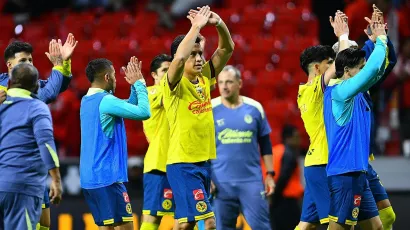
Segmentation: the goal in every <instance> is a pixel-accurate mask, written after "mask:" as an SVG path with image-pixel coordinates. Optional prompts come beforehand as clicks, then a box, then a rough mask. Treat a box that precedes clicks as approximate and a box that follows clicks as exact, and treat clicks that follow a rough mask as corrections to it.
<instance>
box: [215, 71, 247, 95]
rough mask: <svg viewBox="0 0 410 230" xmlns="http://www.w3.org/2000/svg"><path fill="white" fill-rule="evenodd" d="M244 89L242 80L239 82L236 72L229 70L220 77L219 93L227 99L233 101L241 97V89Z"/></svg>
mask: <svg viewBox="0 0 410 230" xmlns="http://www.w3.org/2000/svg"><path fill="white" fill-rule="evenodd" d="M241 87H242V80H240V79H239V80H238V79H237V78H236V76H235V72H234V71H231V70H228V71H222V72H221V73H220V74H219V76H218V88H219V93H220V94H221V96H222V97H223V98H225V99H231V98H233V97H236V96H238V95H239V89H240V88H241Z"/></svg>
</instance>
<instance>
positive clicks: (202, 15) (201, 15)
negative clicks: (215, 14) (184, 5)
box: [187, 6, 211, 29]
mask: <svg viewBox="0 0 410 230" xmlns="http://www.w3.org/2000/svg"><path fill="white" fill-rule="evenodd" d="M210 16H211V10H210V8H209V6H204V7H202V8H201V9H200V10H199V11H198V13H197V14H195V16H194V15H193V14H192V15H191V14H189V15H188V16H187V18H188V19H189V20H190V21H191V24H192V25H195V26H198V27H199V28H200V29H202V28H203V27H204V26H205V25H206V24H207V23H208V20H209V17H210Z"/></svg>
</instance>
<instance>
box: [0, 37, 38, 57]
mask: <svg viewBox="0 0 410 230" xmlns="http://www.w3.org/2000/svg"><path fill="white" fill-rule="evenodd" d="M20 52H25V53H29V54H32V53H33V47H32V46H31V45H30V44H29V43H27V42H21V41H14V42H12V43H10V44H9V45H8V46H7V48H6V50H4V60H5V61H6V62H7V61H8V60H10V59H12V58H14V57H15V54H16V53H20Z"/></svg>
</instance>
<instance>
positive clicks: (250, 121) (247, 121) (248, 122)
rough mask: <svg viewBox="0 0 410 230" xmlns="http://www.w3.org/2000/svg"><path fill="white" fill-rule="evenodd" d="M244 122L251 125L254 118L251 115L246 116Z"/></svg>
mask: <svg viewBox="0 0 410 230" xmlns="http://www.w3.org/2000/svg"><path fill="white" fill-rule="evenodd" d="M243 120H244V121H245V122H246V123H247V124H251V123H252V121H253V118H252V116H251V115H249V114H246V115H245V117H244V118H243Z"/></svg>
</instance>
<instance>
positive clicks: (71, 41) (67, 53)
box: [58, 33, 78, 61]
mask: <svg viewBox="0 0 410 230" xmlns="http://www.w3.org/2000/svg"><path fill="white" fill-rule="evenodd" d="M77 44H78V41H76V40H75V37H74V35H73V34H72V33H69V34H68V36H67V40H66V41H65V43H64V45H62V44H61V40H60V39H58V45H59V47H60V51H61V55H62V56H63V60H64V61H67V60H69V59H70V58H71V56H72V55H73V52H74V49H75V47H76V46H77Z"/></svg>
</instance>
